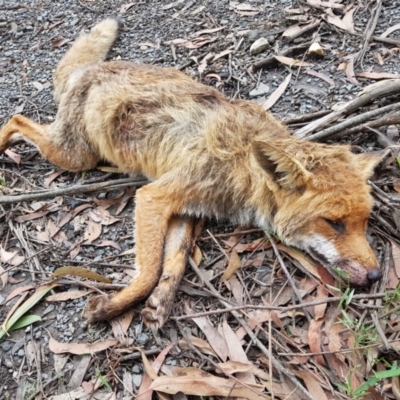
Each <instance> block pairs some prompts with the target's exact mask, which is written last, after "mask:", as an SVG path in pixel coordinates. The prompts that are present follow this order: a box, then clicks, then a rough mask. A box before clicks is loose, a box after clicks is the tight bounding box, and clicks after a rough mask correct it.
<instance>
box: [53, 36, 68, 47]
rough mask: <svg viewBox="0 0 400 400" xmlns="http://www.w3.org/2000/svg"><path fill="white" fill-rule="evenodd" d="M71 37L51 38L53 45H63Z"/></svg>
mask: <svg viewBox="0 0 400 400" xmlns="http://www.w3.org/2000/svg"><path fill="white" fill-rule="evenodd" d="M70 41H71V39H66V38H63V37H58V38H54V39H52V40H51V47H62V46H64V44H67V43H68V42H70Z"/></svg>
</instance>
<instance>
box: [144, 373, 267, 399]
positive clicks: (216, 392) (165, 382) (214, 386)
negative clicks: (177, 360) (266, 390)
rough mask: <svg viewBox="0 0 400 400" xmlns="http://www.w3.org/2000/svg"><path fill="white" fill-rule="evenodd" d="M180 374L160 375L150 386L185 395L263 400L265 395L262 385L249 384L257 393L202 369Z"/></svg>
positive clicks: (154, 388)
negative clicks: (196, 372) (191, 373)
mask: <svg viewBox="0 0 400 400" xmlns="http://www.w3.org/2000/svg"><path fill="white" fill-rule="evenodd" d="M180 373H182V375H180V376H160V377H158V378H157V379H155V380H154V382H153V383H152V384H151V386H150V388H151V389H153V390H156V391H160V392H163V393H168V394H177V393H178V392H182V393H183V394H186V395H195V396H203V397H205V396H225V397H230V398H232V397H244V398H246V399H249V400H265V398H266V397H265V395H264V394H262V393H261V392H260V391H261V390H262V389H263V386H262V385H250V384H249V386H250V387H251V388H253V389H254V390H257V391H258V392H259V393H260V395H257V394H256V393H254V392H253V391H252V390H250V389H247V388H245V387H242V386H240V385H238V384H237V383H236V381H233V380H231V379H224V378H218V377H216V376H213V375H211V374H207V373H206V372H204V371H201V370H199V373H200V374H201V376H197V375H190V374H187V375H183V372H180Z"/></svg>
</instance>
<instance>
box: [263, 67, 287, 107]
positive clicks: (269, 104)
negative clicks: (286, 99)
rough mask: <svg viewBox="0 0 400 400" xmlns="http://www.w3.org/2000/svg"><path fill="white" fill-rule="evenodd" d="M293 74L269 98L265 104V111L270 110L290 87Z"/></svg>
mask: <svg viewBox="0 0 400 400" xmlns="http://www.w3.org/2000/svg"><path fill="white" fill-rule="evenodd" d="M291 78H292V74H289V75H288V76H287V77H286V78H285V80H284V81H283V82H282V83H281V84H280V85H279V86H278V87H277V89H276V90H274V92H273V93H272V94H271V95H270V96H269V97H268V99H267V101H266V102H265V103H264V104H263V108H264V110H269V109H270V108H271V107H272V106H273V105H274V104H275V103H276V102H277V101H278V99H279V98H280V97H281V96H282V94H283V93H284V92H285V90H286V88H287V87H288V85H289V82H290V79H291Z"/></svg>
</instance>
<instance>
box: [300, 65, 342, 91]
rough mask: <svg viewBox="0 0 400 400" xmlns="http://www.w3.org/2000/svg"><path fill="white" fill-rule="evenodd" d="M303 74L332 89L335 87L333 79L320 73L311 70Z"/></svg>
mask: <svg viewBox="0 0 400 400" xmlns="http://www.w3.org/2000/svg"><path fill="white" fill-rule="evenodd" d="M304 72H305V73H306V74H308V75H312V76H316V77H317V78H319V79H322V80H324V81H325V82H327V83H328V84H329V86H332V87H333V86H335V81H334V80H333V79H331V78H329V76H326V75H325V74H323V73H322V72H317V71H314V70H312V69H306V70H305V71H304Z"/></svg>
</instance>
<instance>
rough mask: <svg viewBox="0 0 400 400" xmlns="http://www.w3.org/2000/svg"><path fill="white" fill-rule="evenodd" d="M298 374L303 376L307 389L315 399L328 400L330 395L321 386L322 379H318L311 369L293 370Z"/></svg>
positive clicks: (300, 376)
mask: <svg viewBox="0 0 400 400" xmlns="http://www.w3.org/2000/svg"><path fill="white" fill-rule="evenodd" d="M293 372H294V373H295V375H296V376H298V377H299V378H301V379H302V380H303V381H304V383H305V384H306V387H307V390H308V391H309V392H310V395H311V396H312V398H314V399H318V400H328V396H327V395H326V393H325V392H324V391H323V390H322V388H321V383H322V381H321V380H320V379H318V377H317V376H316V375H315V374H313V373H312V372H311V371H307V370H302V371H301V370H298V371H296V370H295V371H293Z"/></svg>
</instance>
